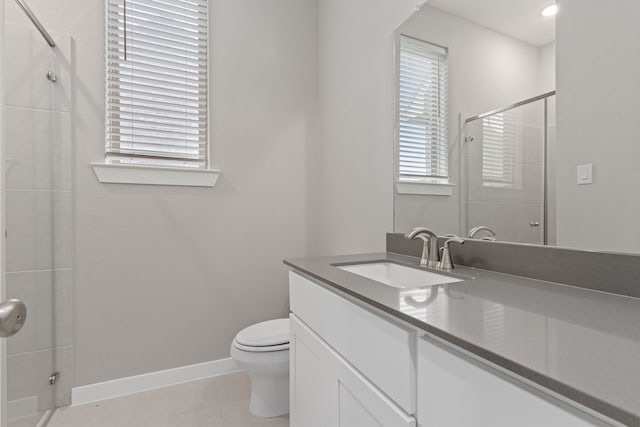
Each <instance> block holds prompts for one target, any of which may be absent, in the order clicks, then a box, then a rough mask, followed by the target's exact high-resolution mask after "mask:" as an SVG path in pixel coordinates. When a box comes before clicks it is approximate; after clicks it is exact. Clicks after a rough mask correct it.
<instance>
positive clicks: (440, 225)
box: [394, 4, 540, 240]
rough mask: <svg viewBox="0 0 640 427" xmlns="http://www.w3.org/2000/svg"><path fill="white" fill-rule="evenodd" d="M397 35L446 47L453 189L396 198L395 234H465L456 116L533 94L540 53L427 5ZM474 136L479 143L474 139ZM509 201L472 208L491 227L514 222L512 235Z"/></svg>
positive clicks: (501, 198)
mask: <svg viewBox="0 0 640 427" xmlns="http://www.w3.org/2000/svg"><path fill="white" fill-rule="evenodd" d="M399 32H400V33H403V34H407V35H411V36H413V37H416V38H419V39H421V40H425V41H427V42H430V43H434V44H437V45H440V46H444V47H447V48H448V61H449V147H450V154H449V156H450V157H449V173H450V177H451V180H452V182H453V183H455V184H456V187H455V189H454V193H453V195H452V196H450V197H446V196H410V195H396V197H395V224H394V225H395V230H396V231H399V232H404V231H408V230H410V229H411V228H413V227H416V226H427V227H430V228H432V229H433V230H434V231H436V232H437V233H438V234H441V235H444V234H448V233H455V234H461V235H462V234H464V235H466V230H460V229H459V228H460V222H459V216H460V214H461V213H460V209H459V205H460V203H459V191H461V189H462V185H461V184H462V183H461V182H460V177H459V172H460V167H459V165H460V162H459V153H460V151H459V131H458V129H459V121H458V116H459V114H460V113H462V114H463V117H465V118H466V117H469V116H472V115H474V114H479V113H482V112H485V111H489V110H492V109H495V108H498V107H501V106H504V105H509V104H511V103H514V102H517V101H520V100H523V99H526V98H529V97H532V96H535V95H538V94H539V93H540V89H539V82H538V79H539V77H538V71H539V50H538V48H537V47H535V46H533V45H530V44H528V43H524V42H521V41H519V40H516V39H514V38H511V37H508V36H505V35H503V34H501V33H497V32H495V31H492V30H490V29H487V28H486V27H482V26H480V25H477V24H474V23H472V22H470V21H467V20H465V19H462V18H459V17H457V16H455V15H452V14H450V13H447V12H444V11H442V10H440V9H436V8H433V7H431V6H428V4H427V5H426V6H425V7H423V8H422V9H421V10H420V11H419V12H418V13H416V14H415V15H413V16H412V17H411V18H409V19H408V20H407V22H405V23H404V24H402V26H400V28H399ZM475 138H476V139H475V144H476V145H478V144H479V143H480V141H479V140H478V135H476V136H475ZM538 169H540V168H538ZM513 197H514V200H513V202H514V203H510V204H509V206H506V205H505V198H504V196H503V195H498V196H497V198H489V199H490V200H491V202H495V203H482V207H481V208H479V209H475V210H476V211H477V210H482V211H483V212H485V211H486V212H487V216H489V217H491V218H492V221H493V222H495V223H496V225H494V226H493V227H494V228H495V227H497V226H498V225H499V224H502V223H505V221H506V222H513V227H511V228H513V230H512V231H513V233H512V234H513V235H514V236H515V227H516V224H515V221H516V213H515V212H516V209H517V208H516V205H515V195H513ZM489 199H487V200H489ZM498 202H500V203H498ZM506 208H509V209H508V210H507V209H506ZM511 211H513V215H511V213H512V212H511ZM485 222H486V224H484V225H491V224H488V222H489V220H488V219H487V220H486V221H485ZM502 234H503V235H504V234H505V233H504V232H503V233H502ZM513 240H515V239H513Z"/></svg>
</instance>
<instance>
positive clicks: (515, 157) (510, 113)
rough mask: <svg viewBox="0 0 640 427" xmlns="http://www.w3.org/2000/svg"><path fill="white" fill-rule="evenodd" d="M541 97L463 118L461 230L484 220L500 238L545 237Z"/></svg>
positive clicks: (532, 240)
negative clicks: (463, 152)
mask: <svg viewBox="0 0 640 427" xmlns="http://www.w3.org/2000/svg"><path fill="white" fill-rule="evenodd" d="M545 99H546V98H545ZM545 99H540V100H537V101H534V102H531V103H527V104H524V105H521V106H518V107H514V108H510V109H505V110H502V111H499V112H496V113H493V114H488V115H483V117H481V118H478V119H476V120H473V121H471V122H468V123H466V125H465V129H464V132H465V137H466V138H465V156H464V162H465V165H464V170H465V174H466V177H465V181H466V183H465V184H466V197H465V198H464V200H463V212H464V213H465V216H466V226H467V228H466V230H470V229H472V228H473V227H477V226H487V227H489V228H490V229H492V230H493V231H494V232H495V234H496V238H497V239H498V240H501V241H509V242H519V243H532V244H544V243H546V241H547V236H546V234H548V230H547V229H546V225H547V224H546V219H547V217H546V215H547V214H546V212H547V210H546V207H545V200H546V199H547V197H546V191H547V190H545V185H546V184H545V171H546V168H547V162H546V151H545V138H546V132H547V127H546V122H545ZM547 184H548V183H547ZM483 236H484V235H481V234H479V235H478V237H483Z"/></svg>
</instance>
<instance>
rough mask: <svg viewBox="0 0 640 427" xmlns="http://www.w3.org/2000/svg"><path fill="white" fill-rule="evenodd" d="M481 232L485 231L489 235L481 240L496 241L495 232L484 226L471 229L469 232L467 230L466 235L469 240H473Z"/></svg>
mask: <svg viewBox="0 0 640 427" xmlns="http://www.w3.org/2000/svg"><path fill="white" fill-rule="evenodd" d="M481 231H486V232H487V233H489V236H487V237H483V238H482V240H490V241H495V240H496V233H495V231H493V230H492V229H490V228H489V227H487V226H486V225H479V226H477V227H473V228H472V229H471V230H469V234H467V237H468V238H469V239H475V238H476V234H478V233H479V232H481Z"/></svg>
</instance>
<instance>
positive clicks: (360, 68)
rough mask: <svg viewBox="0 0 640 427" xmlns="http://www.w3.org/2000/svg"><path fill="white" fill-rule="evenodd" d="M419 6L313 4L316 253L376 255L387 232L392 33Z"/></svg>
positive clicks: (402, 1)
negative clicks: (316, 37)
mask: <svg viewBox="0 0 640 427" xmlns="http://www.w3.org/2000/svg"><path fill="white" fill-rule="evenodd" d="M422 3H423V1H420V0H391V1H390V0H349V1H344V0H321V1H319V53H320V72H319V76H318V77H319V88H320V90H319V95H320V103H319V111H320V130H321V134H320V135H321V139H320V144H319V145H318V151H317V156H316V158H317V162H318V175H317V176H318V178H319V179H318V187H317V194H318V200H317V206H316V207H317V212H318V230H319V232H318V248H319V251H320V252H321V253H323V254H340V253H355V252H367V251H379V250H383V249H384V245H385V237H384V236H385V233H386V232H387V231H389V230H391V229H392V228H393V163H392V159H393V129H394V119H393V99H394V82H393V76H394V67H393V54H392V52H393V31H394V30H395V28H396V27H397V26H398V25H400V24H401V23H402V22H403V21H404V20H405V19H406V18H408V17H409V16H410V15H411V14H412V13H413V12H414V11H415V10H416V7H417V6H419V5H420V4H422Z"/></svg>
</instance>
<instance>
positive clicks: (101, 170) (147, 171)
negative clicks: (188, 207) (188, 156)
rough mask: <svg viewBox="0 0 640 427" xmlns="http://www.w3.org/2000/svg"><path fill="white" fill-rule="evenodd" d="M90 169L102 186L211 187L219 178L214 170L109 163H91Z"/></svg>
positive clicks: (218, 174)
mask: <svg viewBox="0 0 640 427" xmlns="http://www.w3.org/2000/svg"><path fill="white" fill-rule="evenodd" d="M91 167H92V168H93V172H94V173H95V174H96V178H98V181H99V182H101V183H103V184H142V185H177V186H186V187H213V186H215V185H216V182H217V181H218V177H220V171H219V170H215V169H184V168H172V167H163V166H138V165H121V164H117V165H116V164H109V163H91Z"/></svg>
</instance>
